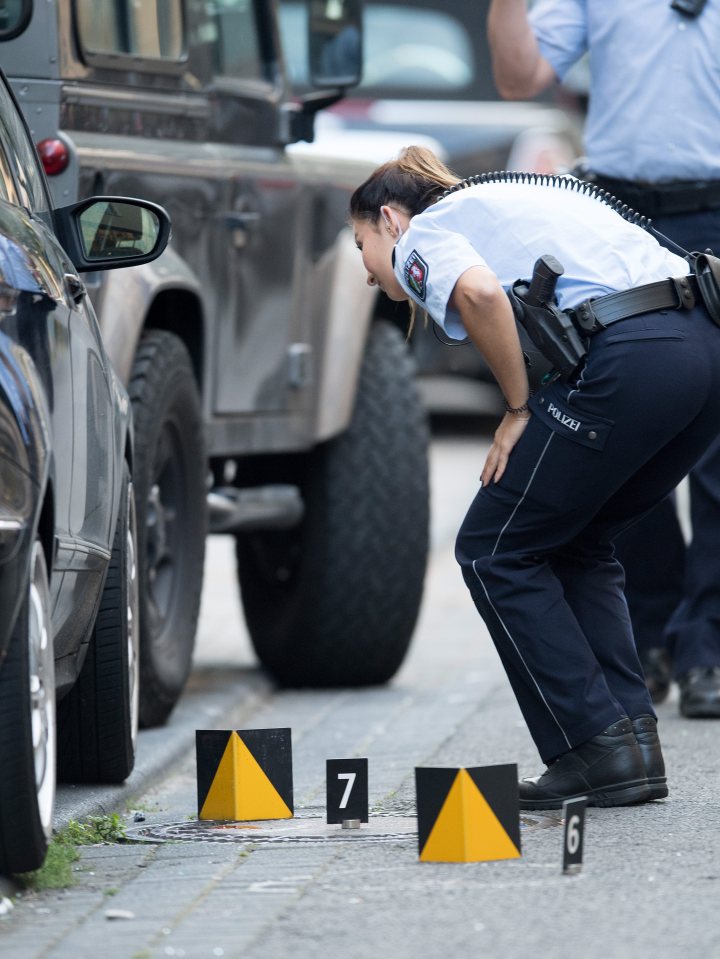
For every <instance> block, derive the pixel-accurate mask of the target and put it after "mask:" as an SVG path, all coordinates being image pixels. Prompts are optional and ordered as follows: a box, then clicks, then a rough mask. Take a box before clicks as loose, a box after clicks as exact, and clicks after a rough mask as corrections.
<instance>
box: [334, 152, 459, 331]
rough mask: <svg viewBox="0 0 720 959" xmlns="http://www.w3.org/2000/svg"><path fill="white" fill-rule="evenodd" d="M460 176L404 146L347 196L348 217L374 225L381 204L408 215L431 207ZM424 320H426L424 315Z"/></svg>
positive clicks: (413, 306)
mask: <svg viewBox="0 0 720 959" xmlns="http://www.w3.org/2000/svg"><path fill="white" fill-rule="evenodd" d="M459 182H460V177H459V176H456V174H454V173H453V172H452V171H451V170H449V169H448V168H447V167H446V166H445V164H444V163H443V162H442V161H441V160H439V159H438V158H437V157H436V156H435V154H434V153H433V152H432V150H428V149H427V147H419V146H409V147H405V148H404V149H403V150H402V151H401V152H400V155H399V156H398V158H397V160H389V161H388V162H387V163H383V165H382V166H379V167H378V168H377V170H375V172H374V173H372V174H371V175H370V176H369V177H368V178H367V180H365V182H364V183H361V184H360V186H359V187H358V188H357V190H355V192H354V193H353V195H352V196H351V198H350V218H351V219H353V220H368V221H369V222H370V223H372V224H373V226H375V225H376V224H377V222H378V220H379V219H380V207H381V206H386V205H387V206H395V207H399V208H400V209H402V210H404V211H405V212H406V213H408V214H409V215H410V216H415V215H416V214H417V213H422V211H423V210H427V208H428V207H429V206H432V204H433V203H435V202H436V201H437V200H439V199H440V197H441V196H442V195H443V193H444V192H445V191H446V190H448V189H449V188H450V187H452V186H455V184H456V183H459ZM416 310H417V306H416V303H415V301H414V300H412V299H411V300H410V323H409V326H408V331H407V336H408V339H409V338H410V334H411V333H412V331H413V327H414V325H415V313H416ZM425 319H426V320H427V314H426V317H425Z"/></svg>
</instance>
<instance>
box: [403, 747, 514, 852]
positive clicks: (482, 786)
mask: <svg viewBox="0 0 720 959" xmlns="http://www.w3.org/2000/svg"><path fill="white" fill-rule="evenodd" d="M415 782H416V789H417V812H418V847H419V856H420V860H421V862H486V861H489V860H497V859H518V858H520V856H521V852H520V810H519V803H518V786H517V766H515V765H514V764H511V765H503V766H481V767H477V768H474V769H464V768H460V769H435V768H422V767H420V768H416V770H415Z"/></svg>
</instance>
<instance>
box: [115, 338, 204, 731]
mask: <svg viewBox="0 0 720 959" xmlns="http://www.w3.org/2000/svg"><path fill="white" fill-rule="evenodd" d="M128 392H129V393H130V397H131V399H132V404H133V414H134V421H135V463H134V469H133V477H134V480H135V492H136V498H137V519H138V546H139V568H140V725H141V726H157V725H160V724H161V723H163V722H165V720H166V719H167V717H168V716H169V715H170V713H171V711H172V709H173V707H174V706H175V704H176V702H177V700H178V699H179V697H180V694H181V693H182V691H183V689H184V687H185V683H186V681H187V677H188V675H189V673H190V666H191V664H192V656H193V649H194V645H195V631H196V627H197V619H198V613H199V609H200V592H201V588H202V577H203V563H204V557H205V534H206V530H207V518H206V515H207V508H206V489H205V469H206V462H205V450H204V440H203V425H202V414H201V410H200V399H199V396H198V390H197V385H196V382H195V377H194V375H193V370H192V365H191V362H190V357H189V355H188V352H187V350H186V349H185V346H184V344H183V343H182V342H181V341H180V340H179V339H178V337H176V336H175V335H174V334H172V333H168V332H166V331H164V330H150V331H149V332H147V333H146V334H145V335H144V336H143V338H142V340H141V343H140V347H139V349H138V352H137V356H136V358H135V365H134V367H133V373H132V377H131V379H130V384H129V387H128Z"/></svg>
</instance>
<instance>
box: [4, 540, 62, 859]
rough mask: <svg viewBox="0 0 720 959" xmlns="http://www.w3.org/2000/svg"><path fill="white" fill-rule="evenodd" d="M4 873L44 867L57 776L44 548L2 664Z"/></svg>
mask: <svg viewBox="0 0 720 959" xmlns="http://www.w3.org/2000/svg"><path fill="white" fill-rule="evenodd" d="M0 770H2V775H0V875H7V874H10V873H19V872H28V871H30V870H32V869H39V868H40V866H42V864H43V862H44V860H45V855H46V852H47V846H48V842H49V840H50V836H51V834H52V817H53V809H54V805H55V779H56V725H55V660H54V649H53V641H52V635H51V617H50V588H49V586H48V578H47V569H46V565H45V556H44V553H43V549H42V544H41V543H40V542H39V540H37V541H36V542H35V544H34V546H33V551H32V556H31V560H30V581H29V584H28V590H27V595H26V597H25V599H24V600H23V603H22V606H21V608H20V612H19V615H18V619H17V622H16V625H15V629H14V630H13V634H12V638H11V640H10V646H9V648H8V652H7V656H6V657H5V660H4V662H3V663H2V665H1V666H0Z"/></svg>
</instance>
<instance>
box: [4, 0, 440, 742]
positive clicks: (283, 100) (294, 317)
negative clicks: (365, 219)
mask: <svg viewBox="0 0 720 959" xmlns="http://www.w3.org/2000/svg"><path fill="white" fill-rule="evenodd" d="M5 7H6V10H5V17H4V20H2V22H0V31H1V34H0V36H1V38H2V46H1V48H0V49H1V52H2V62H3V64H4V66H5V69H6V71H7V73H8V75H9V77H10V78H11V80H12V83H13V86H14V89H15V91H16V93H17V95H18V98H19V100H20V103H21V105H22V107H23V109H24V110H25V113H26V116H27V119H28V121H29V124H30V126H31V129H32V133H33V137H34V140H35V142H36V145H37V148H38V151H39V153H40V155H41V157H42V158H43V162H44V165H45V169H46V171H47V173H48V176H49V180H50V184H51V189H52V191H53V193H54V198H55V201H56V203H57V204H58V205H66V204H68V203H70V202H73V201H75V200H76V199H79V198H82V197H84V196H86V195H90V194H97V193H105V194H118V195H128V196H137V197H141V198H145V199H147V200H150V201H154V202H156V203H159V204H161V205H162V206H163V207H165V209H166V210H167V211H168V213H169V214H170V217H171V220H172V226H173V235H172V240H171V243H170V246H169V247H168V250H167V251H166V253H165V254H164V255H163V256H162V257H161V258H160V259H158V260H157V261H156V263H153V264H152V265H148V266H142V267H137V268H133V269H131V270H128V271H124V275H121V274H120V273H112V274H103V275H100V274H98V275H97V276H96V277H95V278H94V279H93V277H92V276H91V275H88V277H87V278H86V282H87V283H88V287H89V289H90V291H91V295H92V299H93V302H94V304H95V307H96V311H97V313H98V316H99V321H100V325H101V329H102V332H103V337H104V340H105V342H106V345H107V349H108V352H109V354H110V356H111V359H112V361H113V363H114V365H115V367H116V369H117V371H118V373H119V374H120V377H121V378H122V380H123V381H124V382H125V383H126V384H127V387H128V391H129V393H130V396H131V398H132V403H133V409H134V420H135V464H134V482H135V490H136V497H137V518H138V536H139V568H140V588H141V593H140V626H141V647H140V658H141V693H140V717H141V722H142V723H143V724H144V725H154V724H157V723H161V722H163V721H164V719H165V718H166V717H167V716H168V714H169V712H170V710H171V709H172V707H173V705H174V704H175V702H176V700H177V698H178V696H179V695H180V693H181V691H182V688H183V685H184V683H185V680H186V678H187V676H188V672H189V669H190V665H191V659H192V650H193V643H194V635H195V629H196V620H197V613H198V605H199V597H200V590H201V582H202V571H203V555H204V540H205V535H206V532H207V531H208V530H209V531H210V532H226V533H232V534H234V535H235V536H236V539H237V560H238V575H239V581H240V587H241V593H242V601H243V605H244V610H245V615H246V619H247V625H248V628H249V632H250V635H251V639H252V642H253V644H254V647H255V649H256V651H257V654H258V656H259V659H260V660H261V662H262V663H263V664H264V665H265V667H266V668H267V669H268V670H269V671H270V672H271V673H272V675H274V677H276V679H277V680H279V681H280V682H282V683H285V684H293V685H340V686H342V685H357V684H369V683H379V682H383V681H386V680H387V679H388V678H389V677H390V676H392V675H393V673H394V672H395V671H396V669H397V668H398V666H399V665H400V663H401V661H402V659H403V657H404V654H405V652H406V649H407V646H408V643H409V640H410V637H411V635H412V631H413V627H414V623H415V619H416V615H417V612H418V607H419V603H420V599H421V594H422V583H423V577H424V570H425V563H426V554H427V525H428V485H427V433H426V424H425V418H424V413H423V410H422V407H421V404H420V403H419V401H418V397H417V394H416V389H415V383H414V379H413V368H412V365H411V362H410V360H409V358H408V354H407V350H406V346H405V343H404V341H403V332H402V330H401V329H400V328H399V327H402V325H403V322H404V314H402V313H400V314H398V313H397V312H396V311H394V310H391V308H390V304H389V303H388V301H386V300H385V299H384V298H379V297H378V294H377V290H376V289H372V288H370V287H368V286H367V285H366V283H365V274H364V272H363V269H362V265H361V261H360V256H359V254H358V252H357V250H356V249H355V247H354V243H353V238H352V233H351V231H350V229H349V228H348V226H347V222H346V216H347V204H348V198H349V193H350V191H351V190H352V188H353V187H354V186H356V185H357V184H358V183H359V182H360V181H361V180H362V179H364V177H365V176H366V175H367V173H368V172H369V170H368V167H367V166H366V164H365V163H361V162H359V161H353V160H344V161H341V160H339V159H335V160H333V159H328V158H327V157H324V158H321V157H317V156H313V155H312V154H307V153H305V152H303V153H298V154H297V155H293V152H292V150H290V149H289V148H288V146H289V144H291V143H293V142H294V141H296V140H300V139H305V140H307V139H311V138H312V125H313V117H314V114H315V112H316V111H317V110H318V109H320V108H321V107H322V106H324V105H327V103H329V102H332V100H333V99H335V98H337V97H339V96H340V95H341V94H342V91H343V90H344V89H346V88H347V87H348V86H350V85H352V84H353V83H355V82H357V80H358V76H359V62H360V59H359V58H360V53H361V49H360V48H361V39H362V38H361V26H360V10H359V4H358V3H357V2H356V0H310V2H309V4H308V11H309V14H308V22H309V39H308V51H309V58H310V75H311V77H312V79H313V82H314V85H315V88H314V89H313V90H312V91H310V92H306V93H304V94H303V96H302V97H295V96H293V92H292V90H291V89H290V87H289V84H288V81H287V77H286V73H285V68H284V60H283V50H282V49H281V42H280V31H279V29H278V10H277V7H276V3H275V2H272V0H53V2H49V0H15V2H14V3H13V2H8V3H6V5H5ZM208 506H209V508H208Z"/></svg>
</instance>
